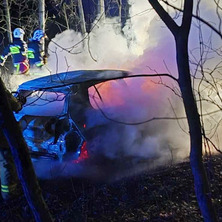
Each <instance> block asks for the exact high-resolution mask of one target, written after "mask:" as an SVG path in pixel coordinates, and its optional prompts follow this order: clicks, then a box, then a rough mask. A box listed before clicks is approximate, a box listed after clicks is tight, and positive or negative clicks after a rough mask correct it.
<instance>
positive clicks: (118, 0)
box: [117, 0, 122, 23]
mask: <svg viewBox="0 0 222 222" xmlns="http://www.w3.org/2000/svg"><path fill="white" fill-rule="evenodd" d="M117 2H118V7H119V21H120V23H121V22H122V0H117Z"/></svg>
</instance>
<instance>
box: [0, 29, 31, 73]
mask: <svg viewBox="0 0 222 222" xmlns="http://www.w3.org/2000/svg"><path fill="white" fill-rule="evenodd" d="M24 34H25V32H24V30H23V29H21V28H16V29H15V30H14V31H13V43H10V44H9V45H8V46H7V47H6V48H5V49H4V51H3V54H2V55H1V60H2V61H1V66H4V63H5V61H6V60H7V58H8V57H9V56H11V57H12V62H13V66H14V73H15V74H26V73H27V72H28V71H29V63H28V57H27V44H26V42H25V41H24V40H23V38H24Z"/></svg>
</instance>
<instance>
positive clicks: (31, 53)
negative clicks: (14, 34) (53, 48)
mask: <svg viewBox="0 0 222 222" xmlns="http://www.w3.org/2000/svg"><path fill="white" fill-rule="evenodd" d="M34 52H35V51H34V50H32V49H28V58H29V59H34V58H35V54H34Z"/></svg>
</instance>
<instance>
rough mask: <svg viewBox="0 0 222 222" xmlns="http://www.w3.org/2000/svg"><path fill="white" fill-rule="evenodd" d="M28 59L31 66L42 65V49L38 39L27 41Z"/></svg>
mask: <svg viewBox="0 0 222 222" xmlns="http://www.w3.org/2000/svg"><path fill="white" fill-rule="evenodd" d="M28 59H29V65H30V66H31V67H35V66H36V67H42V66H43V65H44V62H43V51H42V50H41V43H40V42H39V41H35V40H30V42H29V43H28Z"/></svg>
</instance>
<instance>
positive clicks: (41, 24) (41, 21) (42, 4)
mask: <svg viewBox="0 0 222 222" xmlns="http://www.w3.org/2000/svg"><path fill="white" fill-rule="evenodd" d="M39 28H40V29H41V30H42V31H43V32H45V0H39ZM41 47H42V51H43V52H44V51H45V41H43V43H42V45H41Z"/></svg>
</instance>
